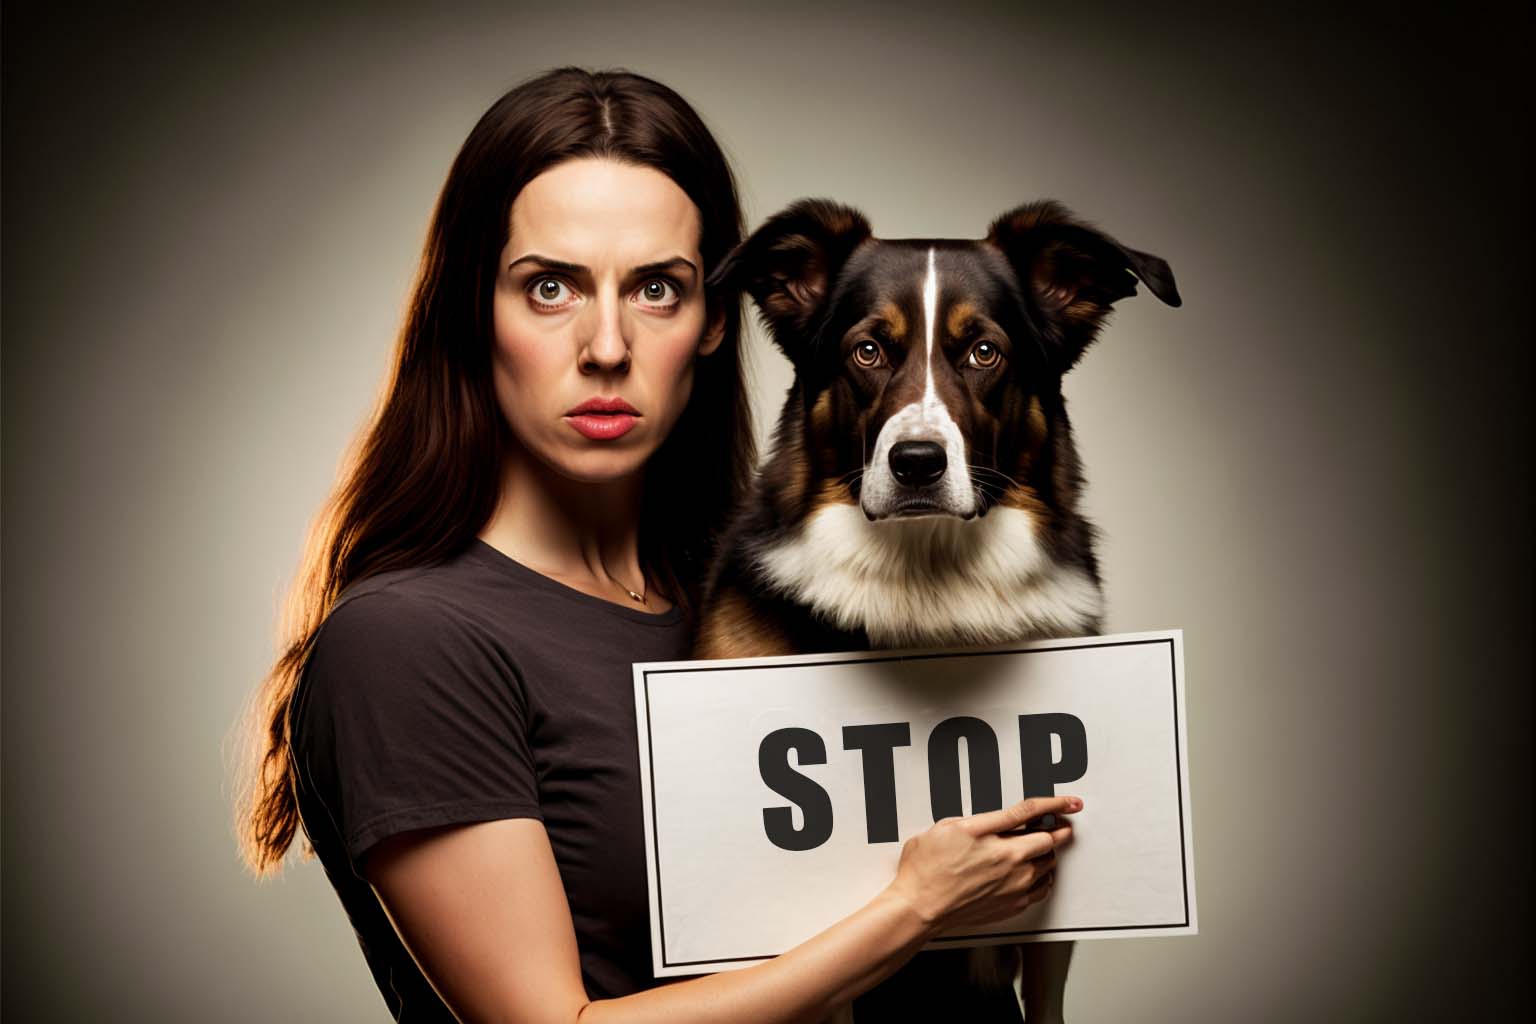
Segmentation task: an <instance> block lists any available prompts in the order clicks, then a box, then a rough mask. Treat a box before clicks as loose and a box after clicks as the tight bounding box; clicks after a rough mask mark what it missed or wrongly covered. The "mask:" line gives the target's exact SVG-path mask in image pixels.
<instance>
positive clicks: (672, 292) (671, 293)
mask: <svg viewBox="0 0 1536 1024" xmlns="http://www.w3.org/2000/svg"><path fill="white" fill-rule="evenodd" d="M640 297H641V298H643V299H644V300H645V301H646V302H649V303H652V304H653V305H660V306H672V305H676V301H675V300H676V299H679V298H681V293H680V292H679V290H678V287H677V285H675V284H673V283H672V282H671V281H668V280H667V279H666V278H661V277H658V278H653V279H652V280H650V281H647V282H645V285H644V286H643V287H641V289H640Z"/></svg>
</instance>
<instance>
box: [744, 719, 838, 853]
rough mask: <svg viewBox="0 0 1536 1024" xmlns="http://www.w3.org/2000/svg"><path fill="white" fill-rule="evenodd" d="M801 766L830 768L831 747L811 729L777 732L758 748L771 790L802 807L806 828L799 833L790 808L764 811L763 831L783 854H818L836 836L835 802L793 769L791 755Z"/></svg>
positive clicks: (760, 767)
mask: <svg viewBox="0 0 1536 1024" xmlns="http://www.w3.org/2000/svg"><path fill="white" fill-rule="evenodd" d="M791 750H794V751H796V752H797V753H798V754H799V763H800V764H802V765H807V764H826V763H827V745H826V744H825V743H823V742H822V740H821V737H820V736H818V735H816V733H814V732H812V731H811V730H809V729H793V728H792V729H775V730H774V731H773V732H771V733H769V734H768V735H767V736H764V737H763V742H762V743H760V744H758V748H757V770H758V772H759V773H760V774H761V775H762V777H763V782H764V783H765V784H766V785H767V786H768V788H769V789H771V790H773V791H774V792H775V793H777V794H779V796H782V797H784V798H785V799H786V800H790V801H793V802H794V803H795V804H798V805H799V807H800V811H801V813H802V814H803V815H805V826H804V827H803V828H801V829H800V830H799V831H796V830H795V813H794V811H793V810H792V809H790V808H788V807H765V808H763V831H764V832H766V833H768V840H769V842H771V843H773V845H774V846H777V847H779V848H780V849H782V850H814V849H815V848H816V847H818V846H820V845H821V844H822V843H824V842H826V841H827V839H828V838H829V837H830V836H831V835H832V798H831V797H829V796H828V795H827V791H826V790H824V789H822V788H821V787H820V786H819V785H817V784H816V783H815V782H814V781H812V780H811V779H809V778H807V777H806V776H804V775H801V774H800V773H799V772H797V771H795V770H794V768H792V767H790V764H789V752H790V751H791Z"/></svg>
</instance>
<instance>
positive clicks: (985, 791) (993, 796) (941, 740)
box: [928, 716, 1003, 821]
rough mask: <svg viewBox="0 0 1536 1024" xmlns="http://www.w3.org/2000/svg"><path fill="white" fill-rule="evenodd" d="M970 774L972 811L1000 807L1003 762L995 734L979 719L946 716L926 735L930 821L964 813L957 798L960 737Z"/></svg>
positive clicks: (990, 809) (958, 796)
mask: <svg viewBox="0 0 1536 1024" xmlns="http://www.w3.org/2000/svg"><path fill="white" fill-rule="evenodd" d="M961 739H964V740H965V760H966V762H967V763H968V764H969V766H970V775H971V810H970V813H971V814H980V813H981V812H983V811H995V810H998V809H999V808H1001V807H1002V806H1003V761H1002V757H1001V756H1000V755H999V754H998V752H997V733H995V732H993V731H992V727H991V726H990V725H988V724H987V723H986V722H983V721H982V720H981V719H979V718H968V717H964V716H962V717H959V718H946V719H944V721H942V722H940V723H939V724H938V725H936V726H934V727H933V732H931V733H929V734H928V793H929V797H930V799H931V800H932V802H933V820H934V821H938V820H939V819H940V818H958V817H960V816H961V815H963V814H965V813H966V811H965V808H964V806H963V805H962V804H961V801H960V740H961Z"/></svg>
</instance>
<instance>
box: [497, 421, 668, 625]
mask: <svg viewBox="0 0 1536 1024" xmlns="http://www.w3.org/2000/svg"><path fill="white" fill-rule="evenodd" d="M642 484H643V481H642V478H641V474H639V473H636V474H634V475H633V476H631V477H626V478H623V479H620V480H608V481H603V482H600V483H585V482H582V481H579V480H572V479H570V478H568V477H565V476H561V475H560V474H559V473H556V472H555V471H554V470H552V469H550V468H549V467H548V466H546V465H545V464H544V463H542V462H540V461H539V460H538V459H535V458H533V457H531V456H529V455H527V454H526V453H525V452H522V451H520V450H517V451H513V452H511V453H509V455H508V457H507V460H506V463H505V465H504V466H503V468H502V483H501V498H500V501H499V503H498V505H497V508H496V512H495V514H494V515H492V516H491V520H490V522H488V523H487V524H486V525H485V528H484V529H483V530H481V531H480V534H479V536H480V539H481V540H484V541H485V542H486V543H487V544H489V545H491V546H492V547H494V548H496V549H497V550H499V551H502V552H504V553H505V554H507V555H509V556H510V557H512V558H514V559H516V560H517V561H519V562H521V563H523V564H524V565H526V566H528V567H529V568H531V569H534V570H536V571H538V572H541V573H543V574H545V575H547V576H551V577H553V578H555V579H558V580H560V581H561V582H563V583H566V584H568V585H570V586H573V587H576V588H577V589H579V590H584V591H587V592H588V593H592V594H595V595H598V596H603V597H608V598H610V599H611V598H613V596H614V595H615V593H617V590H618V589H619V588H622V589H635V590H639V591H640V592H641V593H643V594H646V596H647V604H648V605H651V606H653V607H654V605H655V603H656V602H655V601H653V600H652V599H651V596H650V594H649V592H648V588H647V587H646V586H645V580H644V577H643V575H642V573H641V571H640V556H639V524H640V508H641V494H642ZM620 596H622V595H620Z"/></svg>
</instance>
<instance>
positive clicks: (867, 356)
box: [853, 340, 881, 369]
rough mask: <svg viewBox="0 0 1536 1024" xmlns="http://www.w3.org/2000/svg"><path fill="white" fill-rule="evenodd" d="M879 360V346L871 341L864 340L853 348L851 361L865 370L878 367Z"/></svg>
mask: <svg viewBox="0 0 1536 1024" xmlns="http://www.w3.org/2000/svg"><path fill="white" fill-rule="evenodd" d="M880 359H881V352H880V346H879V345H877V344H875V343H874V342H873V341H869V340H865V341H861V342H859V343H858V344H856V345H854V346H853V361H854V362H856V363H858V364H859V365H860V366H862V367H864V368H865V369H868V368H870V367H872V366H879V365H880Z"/></svg>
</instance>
